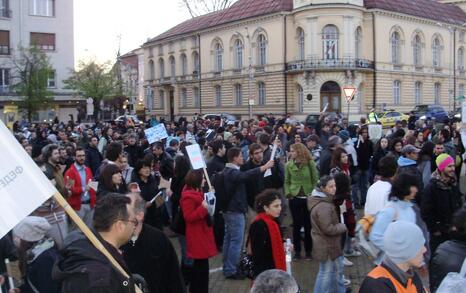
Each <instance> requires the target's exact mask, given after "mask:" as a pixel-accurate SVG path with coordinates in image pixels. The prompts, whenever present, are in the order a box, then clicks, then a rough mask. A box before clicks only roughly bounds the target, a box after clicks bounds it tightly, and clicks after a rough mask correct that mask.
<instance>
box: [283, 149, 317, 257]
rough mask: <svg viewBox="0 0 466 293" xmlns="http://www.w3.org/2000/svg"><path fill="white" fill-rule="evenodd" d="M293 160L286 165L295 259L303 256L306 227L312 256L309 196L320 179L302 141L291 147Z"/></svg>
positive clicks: (307, 255) (286, 183) (286, 185)
mask: <svg viewBox="0 0 466 293" xmlns="http://www.w3.org/2000/svg"><path fill="white" fill-rule="evenodd" d="M290 155H291V160H290V161H288V163H286V166H285V196H286V197H287V198H288V199H289V207H290V211H291V217H292V219H293V245H294V249H295V255H294V258H295V259H300V258H301V228H304V250H305V253H306V258H307V259H310V258H311V253H312V240H311V221H310V218H309V211H308V210H307V204H306V201H307V198H308V196H310V194H311V192H312V190H313V189H314V186H315V184H316V183H317V181H318V180H319V176H318V172H317V168H316V165H315V163H314V161H313V160H312V158H311V154H310V152H309V150H308V149H307V148H306V146H304V145H303V144H302V143H295V144H293V145H291V147H290Z"/></svg>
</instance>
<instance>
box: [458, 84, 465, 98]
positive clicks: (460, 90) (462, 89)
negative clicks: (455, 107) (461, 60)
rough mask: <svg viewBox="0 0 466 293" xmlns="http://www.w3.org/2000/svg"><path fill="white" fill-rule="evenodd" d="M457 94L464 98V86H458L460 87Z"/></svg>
mask: <svg viewBox="0 0 466 293" xmlns="http://www.w3.org/2000/svg"><path fill="white" fill-rule="evenodd" d="M458 94H459V95H460V96H464V84H460V85H459V86H458Z"/></svg>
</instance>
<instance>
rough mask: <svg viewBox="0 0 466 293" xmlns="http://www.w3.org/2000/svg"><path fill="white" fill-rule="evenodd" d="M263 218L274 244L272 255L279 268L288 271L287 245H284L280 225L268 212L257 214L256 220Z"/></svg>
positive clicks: (272, 244)
mask: <svg viewBox="0 0 466 293" xmlns="http://www.w3.org/2000/svg"><path fill="white" fill-rule="evenodd" d="M259 220H262V221H264V223H265V224H266V225H267V230H268V231H269V235H270V243H271V246H272V257H273V262H274V264H275V268H276V269H277V270H282V271H285V272H286V261H285V247H284V246H283V240H282V236H281V233H280V227H279V226H278V224H277V222H275V220H274V219H273V218H272V217H270V216H269V215H267V214H266V213H259V214H257V216H256V219H255V221H259Z"/></svg>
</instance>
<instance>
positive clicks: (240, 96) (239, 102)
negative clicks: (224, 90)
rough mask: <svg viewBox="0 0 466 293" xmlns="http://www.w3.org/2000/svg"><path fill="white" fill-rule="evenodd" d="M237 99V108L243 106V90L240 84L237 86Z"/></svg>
mask: <svg viewBox="0 0 466 293" xmlns="http://www.w3.org/2000/svg"><path fill="white" fill-rule="evenodd" d="M235 98H236V106H241V105H242V104H243V89H242V87H241V85H240V84H237V85H236V86H235Z"/></svg>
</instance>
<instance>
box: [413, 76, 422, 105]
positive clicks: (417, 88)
mask: <svg viewBox="0 0 466 293" xmlns="http://www.w3.org/2000/svg"><path fill="white" fill-rule="evenodd" d="M421 95H422V85H421V82H419V81H417V82H416V83H415V84H414V103H415V104H416V105H417V104H420V103H421Z"/></svg>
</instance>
